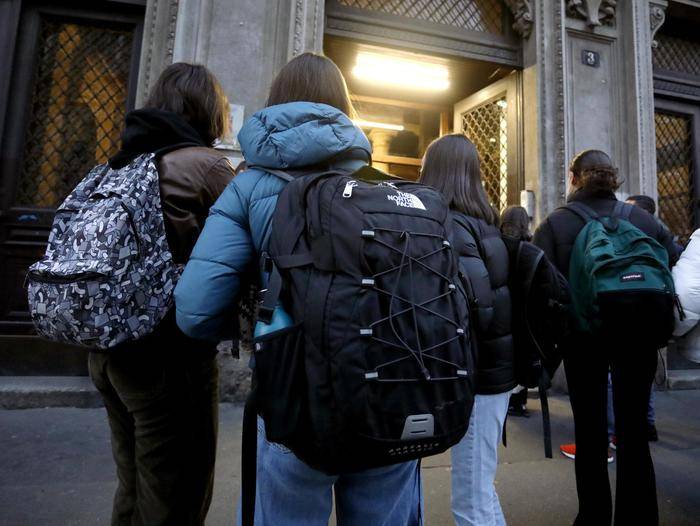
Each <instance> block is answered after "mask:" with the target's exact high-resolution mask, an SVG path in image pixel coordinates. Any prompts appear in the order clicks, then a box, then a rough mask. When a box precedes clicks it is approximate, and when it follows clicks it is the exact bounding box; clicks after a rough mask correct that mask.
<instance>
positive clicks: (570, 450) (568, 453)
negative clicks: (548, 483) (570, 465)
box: [559, 444, 576, 460]
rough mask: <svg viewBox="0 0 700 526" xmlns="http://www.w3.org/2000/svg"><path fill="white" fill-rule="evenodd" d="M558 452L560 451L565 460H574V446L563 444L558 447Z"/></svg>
mask: <svg viewBox="0 0 700 526" xmlns="http://www.w3.org/2000/svg"><path fill="white" fill-rule="evenodd" d="M559 451H561V454H562V455H564V456H565V457H566V458H570V459H571V460H574V459H575V458H576V444H564V445H562V446H559Z"/></svg>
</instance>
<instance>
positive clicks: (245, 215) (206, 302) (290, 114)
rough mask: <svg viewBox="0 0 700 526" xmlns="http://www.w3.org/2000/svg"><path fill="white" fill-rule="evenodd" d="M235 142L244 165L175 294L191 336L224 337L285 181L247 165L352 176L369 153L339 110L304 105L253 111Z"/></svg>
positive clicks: (179, 315) (215, 212)
mask: <svg viewBox="0 0 700 526" xmlns="http://www.w3.org/2000/svg"><path fill="white" fill-rule="evenodd" d="M238 141H239V143H240V145H241V150H242V152H243V156H244V157H245V159H246V162H247V164H248V166H251V167H252V168H249V169H248V170H246V171H244V172H242V173H241V174H239V175H238V176H236V177H235V178H234V179H233V180H232V181H231V183H230V184H229V185H228V186H227V187H226V190H224V192H223V194H221V197H219V199H218V201H217V202H216V203H215V204H214V206H213V207H212V209H211V211H210V215H209V218H208V219H207V222H206V225H205V227H204V230H203V231H202V234H201V235H200V236H199V239H198V241H197V244H196V246H195V247H194V250H193V252H192V256H191V257H190V260H189V263H188V264H187V267H186V268H185V272H184V274H183V275H182V278H181V279H180V282H179V283H178V286H177V288H176V289H175V305H176V309H177V323H178V325H179V326H180V328H181V329H182V331H183V332H185V333H186V334H187V335H189V336H191V337H193V338H199V339H203V340H218V339H220V338H224V337H227V336H229V334H227V330H228V331H230V329H231V327H232V325H233V320H234V318H233V312H232V309H233V307H234V304H235V301H236V297H237V295H238V293H239V288H240V283H241V276H242V275H243V274H244V273H245V272H246V271H250V270H251V268H253V269H256V268H257V261H258V259H259V256H260V254H261V252H263V251H264V250H265V249H266V247H267V243H268V241H269V238H270V231H271V229H270V226H271V222H272V214H273V212H274V210H275V204H276V203H277V195H278V194H279V193H280V192H281V191H282V189H283V188H284V185H285V183H284V181H282V180H281V179H279V178H278V177H276V176H274V175H271V174H269V173H267V172H265V171H263V170H261V169H258V168H255V166H262V167H266V168H273V169H277V170H289V169H299V168H303V167H306V166H313V165H318V164H320V163H327V164H326V165H325V166H323V168H322V169H339V170H347V171H354V170H357V169H359V168H360V167H362V166H363V165H364V164H366V163H367V161H368V160H369V156H370V154H371V147H370V144H369V141H368V140H367V137H365V135H364V133H362V130H360V129H359V128H358V127H356V126H355V125H353V124H352V122H351V121H350V119H348V117H347V116H346V115H345V114H344V113H342V112H340V111H339V110H337V109H335V108H333V107H331V106H328V105H326V104H314V103H309V102H292V103H288V104H280V105H278V106H270V107H268V108H265V109H264V110H261V111H259V112H257V113H256V114H255V115H253V116H252V117H251V118H250V119H248V121H246V123H245V124H244V125H243V128H242V129H241V131H240V133H239V134H238ZM251 265H252V267H251Z"/></svg>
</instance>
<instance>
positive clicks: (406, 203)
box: [386, 191, 425, 210]
mask: <svg viewBox="0 0 700 526" xmlns="http://www.w3.org/2000/svg"><path fill="white" fill-rule="evenodd" d="M396 193H397V195H387V196H386V198H387V199H388V200H389V201H394V202H395V203H396V206H403V207H404V208H418V209H420V210H425V205H424V204H423V201H421V200H420V199H418V197H417V196H415V195H413V194H409V193H406V192H399V191H397V192H396Z"/></svg>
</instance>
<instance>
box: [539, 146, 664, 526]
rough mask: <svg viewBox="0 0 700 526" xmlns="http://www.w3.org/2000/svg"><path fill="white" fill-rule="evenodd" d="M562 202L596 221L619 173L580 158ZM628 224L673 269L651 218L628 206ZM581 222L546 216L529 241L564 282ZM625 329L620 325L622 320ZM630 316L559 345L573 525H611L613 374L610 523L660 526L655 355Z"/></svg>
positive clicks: (563, 213) (567, 212)
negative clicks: (571, 432) (572, 456)
mask: <svg viewBox="0 0 700 526" xmlns="http://www.w3.org/2000/svg"><path fill="white" fill-rule="evenodd" d="M569 177H570V179H569V181H570V185H571V193H570V194H569V197H568V202H569V203H571V202H579V203H583V204H584V205H586V206H588V207H589V208H590V209H592V210H593V211H594V212H595V213H596V214H598V215H599V216H600V217H604V216H608V215H612V214H613V209H614V208H615V206H616V204H617V203H618V201H617V198H616V197H615V191H616V190H617V189H618V188H619V187H620V182H619V180H618V178H617V169H616V168H614V167H613V164H612V161H611V160H610V157H609V156H608V155H607V154H606V153H604V152H602V151H599V150H586V151H583V152H581V153H579V154H578V155H577V156H576V157H574V159H573V160H572V162H571V165H570V167H569ZM623 206H624V207H632V208H631V209H626V210H625V209H624V208H623V211H624V212H629V222H630V223H632V224H633V225H634V226H635V227H637V228H638V229H639V230H641V231H642V232H643V233H645V234H646V235H647V236H649V237H651V238H652V239H655V240H657V241H658V242H659V243H661V245H662V246H663V247H664V248H665V249H666V250H667V252H668V255H669V261H670V262H671V264H673V263H674V262H675V254H676V251H675V248H674V246H673V239H672V238H671V235H670V234H669V232H668V231H667V230H666V229H664V228H663V227H662V226H661V225H660V224H659V223H658V221H656V219H654V217H653V216H652V215H651V214H649V213H647V212H646V211H645V210H642V209H641V208H639V207H634V206H633V205H629V204H626V205H623ZM585 224H586V222H585V221H584V220H583V218H581V217H580V216H579V215H577V213H576V212H575V211H574V210H572V209H569V208H559V209H557V210H555V211H554V212H552V213H551V214H550V215H549V216H548V217H547V218H546V219H545V220H544V221H543V222H542V223H541V224H540V226H539V227H538V228H537V230H536V232H535V237H534V242H535V244H536V245H538V246H539V247H541V248H542V249H543V250H544V252H545V254H546V255H547V257H548V258H549V259H550V260H551V261H552V262H554V264H555V265H556V266H557V268H558V269H559V271H560V272H561V273H562V274H563V275H564V276H566V277H567V279H568V278H569V263H570V259H571V254H572V248H573V246H574V242H575V240H576V237H577V236H578V234H579V232H581V230H582V229H583V228H584V226H585ZM623 317H624V318H627V319H628V321H629V323H627V324H626V323H623V321H622V318H623ZM630 323H634V312H620V331H619V333H618V332H615V331H609V332H608V333H606V334H605V336H602V335H601V334H596V333H584V332H574V333H573V334H572V335H571V337H570V338H569V340H568V341H567V342H566V343H565V345H564V346H563V347H564V348H563V356H564V368H565V371H566V378H567V382H568V387H569V397H570V399H571V407H572V409H573V412H574V426H575V434H576V487H577V491H578V499H579V513H578V517H577V518H576V522H575V523H574V524H575V525H577V526H581V525H589V524H590V525H595V526H599V525H609V524H610V521H611V519H612V498H611V495H610V483H609V480H608V463H607V456H608V455H607V448H608V436H607V418H606V398H607V378H608V369H609V368H610V370H611V371H612V384H613V392H614V395H613V402H614V410H615V420H616V433H617V434H616V436H617V490H616V493H615V524H616V525H623V524H624V525H626V524H642V523H641V522H639V519H638V518H640V517H641V518H643V524H645V525H656V524H658V506H657V502H656V483H655V477H654V467H653V464H652V459H651V454H650V452H649V444H648V442H647V434H646V425H647V405H648V401H649V391H650V389H651V384H652V381H653V379H654V374H655V372H656V362H657V358H656V349H655V348H654V345H653V344H651V346H650V344H649V343H648V342H647V341H642V340H641V339H640V338H639V337H637V336H636V334H635V332H636V331H633V330H629V328H628V327H627V325H629V324H630Z"/></svg>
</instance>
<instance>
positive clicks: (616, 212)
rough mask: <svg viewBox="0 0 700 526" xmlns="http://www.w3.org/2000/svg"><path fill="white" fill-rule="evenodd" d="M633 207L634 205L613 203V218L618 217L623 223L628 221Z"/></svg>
mask: <svg viewBox="0 0 700 526" xmlns="http://www.w3.org/2000/svg"><path fill="white" fill-rule="evenodd" d="M633 207H634V205H630V204H628V203H623V202H622V201H617V202H616V203H615V208H613V216H614V217H619V218H620V219H624V220H625V221H629V220H630V216H631V215H632V210H633Z"/></svg>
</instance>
